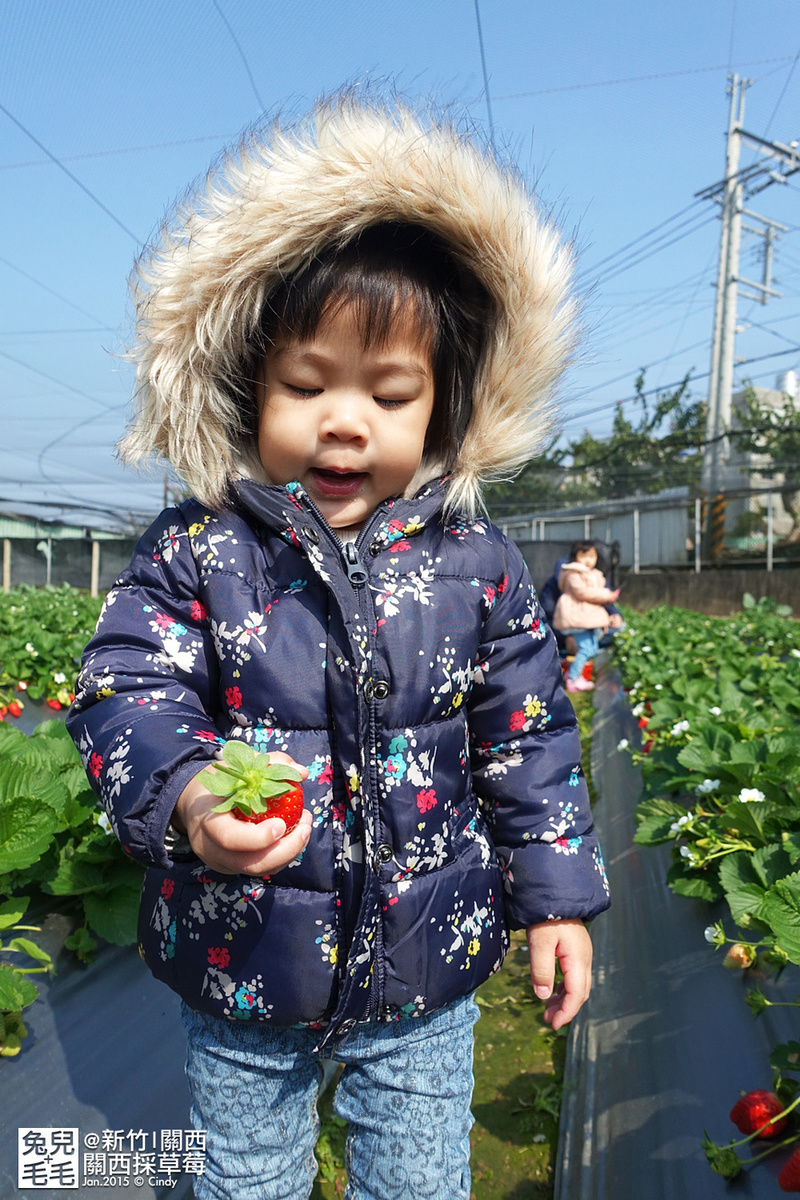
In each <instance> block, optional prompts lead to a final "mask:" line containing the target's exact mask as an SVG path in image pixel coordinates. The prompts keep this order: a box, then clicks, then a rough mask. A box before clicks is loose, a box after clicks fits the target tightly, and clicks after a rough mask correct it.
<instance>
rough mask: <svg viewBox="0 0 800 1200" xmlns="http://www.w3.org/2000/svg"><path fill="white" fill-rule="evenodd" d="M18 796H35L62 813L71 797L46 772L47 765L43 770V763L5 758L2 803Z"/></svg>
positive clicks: (0, 779)
mask: <svg viewBox="0 0 800 1200" xmlns="http://www.w3.org/2000/svg"><path fill="white" fill-rule="evenodd" d="M17 797H20V798H21V797H32V798H35V799H36V800H37V801H38V802H39V804H46V805H48V807H49V808H52V809H53V811H54V812H57V813H58V814H59V815H60V814H61V813H62V812H63V811H64V805H65V804H66V803H67V800H68V799H69V792H68V791H67V789H66V788H65V787H64V786H63V784H61V783H60V782H59V781H58V780H57V779H56V778H55V777H54V776H53V775H51V774H49V773H47V772H46V765H45V769H44V770H43V766H42V764H35V763H27V762H23V761H22V760H20V759H4V760H3V761H2V762H0V803H2V802H3V801H5V800H13V799H16V798H17Z"/></svg>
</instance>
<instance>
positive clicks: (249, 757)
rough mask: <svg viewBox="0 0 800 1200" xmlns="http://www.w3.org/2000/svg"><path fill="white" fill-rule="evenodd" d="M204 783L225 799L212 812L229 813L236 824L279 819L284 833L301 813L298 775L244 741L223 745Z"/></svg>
mask: <svg viewBox="0 0 800 1200" xmlns="http://www.w3.org/2000/svg"><path fill="white" fill-rule="evenodd" d="M203 777H204V778H203V782H204V783H205V785H206V787H207V788H208V790H209V791H210V792H212V793H213V794H214V795H215V796H224V797H225V800H224V801H223V803H222V804H218V805H217V806H216V807H215V808H212V810H211V811H212V812H230V813H232V814H233V816H234V817H236V818H237V820H239V821H250V822H251V823H254V824H258V823H259V822H261V821H265V820H266V819H267V817H280V819H281V820H282V821H284V822H285V824H286V832H287V833H289V832H290V830H292V829H294V827H295V825H297V824H298V822H299V820H300V817H301V816H302V813H303V788H302V786H301V784H300V778H301V776H300V772H299V771H298V770H297V768H296V767H292V766H290V765H289V764H288V763H272V762H270V756H269V755H268V754H258V753H257V752H256V751H255V750H253V748H252V746H248V745H246V744H245V743H244V742H226V743H225V747H224V749H223V751H222V761H221V762H215V763H214V764H213V769H209V768H207V769H206V770H205V771H204V772H203Z"/></svg>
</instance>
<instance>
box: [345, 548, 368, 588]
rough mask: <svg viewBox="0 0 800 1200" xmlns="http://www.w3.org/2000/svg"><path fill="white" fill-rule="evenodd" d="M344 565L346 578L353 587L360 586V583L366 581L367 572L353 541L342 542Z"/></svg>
mask: <svg viewBox="0 0 800 1200" xmlns="http://www.w3.org/2000/svg"><path fill="white" fill-rule="evenodd" d="M344 565H345V567H346V568H347V578H348V579H349V580H350V582H351V583H352V585H353V587H361V585H362V583H366V582H367V572H366V571H365V570H364V564H363V563H362V561H361V558H360V556H359V553H358V551H357V550H356V548H355V544H354V543H353V542H345V544H344Z"/></svg>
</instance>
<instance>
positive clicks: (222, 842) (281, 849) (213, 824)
mask: <svg viewBox="0 0 800 1200" xmlns="http://www.w3.org/2000/svg"><path fill="white" fill-rule="evenodd" d="M270 760H271V761H272V762H282V763H288V764H289V765H290V766H293V767H297V769H298V771H300V772H301V774H302V776H303V778H304V779H305V778H306V777H307V776H308V771H307V770H306V768H305V767H304V766H302V765H301V764H300V763H298V762H295V761H294V759H293V758H290V757H289V755H288V754H283V753H281V752H280V751H276V752H274V753H272V754H270ZM212 765H213V764H212ZM218 804H219V796H214V795H212V794H211V792H209V791H208V790H207V789H206V787H205V784H204V783H203V780H202V772H200V773H199V774H197V775H195V777H194V778H193V779H192V780H190V782H189V783H188V784H187V785H186V787H185V788H184V789H183V791H182V792H181V794H180V796H179V797H178V803H177V804H176V805H175V811H174V813H173V815H172V824H173V825H174V826H175V828H176V829H178V830H179V831H180V832H185V833H186V835H187V837H188V838H189V841H190V843H191V846H192V849H193V850H194V852H195V854H196V855H197V857H198V858H199V859H200V860H201V861H202V862H204V863H205V864H206V866H207V867H210V868H211V870H212V871H221V872H222V873H223V874H225V875H274V874H276V872H278V871H280V870H281V869H282V868H283V867H285V866H287V865H288V864H289V863H290V862H293V861H294V860H295V859H296V858H297V856H298V855H299V854H300V852H301V851H302V850H303V849H304V848H305V846H306V845H307V844H308V839H309V837H310V835H311V820H312V818H311V813H310V812H309V811H308V809H304V810H303V815H302V816H301V818H300V822H299V824H298V825H296V826H295V828H294V829H293V830H292V831H291V832H290V833H286V824H285V822H284V821H282V820H281V819H280V818H271V819H268V820H266V821H261V822H259V824H257V825H256V824H250V823H248V822H245V821H238V820H237V819H236V817H234V816H232V815H231V813H229V812H227V813H214V812H212V811H211V809H212V808H214V807H215V806H216V805H218ZM284 835H285V836H284Z"/></svg>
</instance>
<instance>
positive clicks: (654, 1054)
mask: <svg viewBox="0 0 800 1200" xmlns="http://www.w3.org/2000/svg"><path fill="white" fill-rule="evenodd" d="M769 608H770V606H768V605H761V606H754V608H751V609H749V610H748V611H747V612H745V613H743V614H741V615H740V616H739V617H738V618H737V619H736V621H735V622H724V621H712V620H709V619H708V618H701V617H698V616H697V615H696V614H691V613H684V612H681V611H678V610H660V611H656V612H655V613H651V614H647V616H646V617H641V616H636V617H634V618H633V620H632V622H631V623H630V625H629V633H628V635H627V637H626V638H625V639H623V641H622V643H621V647H620V660H621V664H622V667H623V669H624V670H625V671H626V672H627V674H626V677H625V683H626V684H627V685H628V686H629V687H631V688H632V690H631V692H630V696H629V697H626V693H625V690H624V689H623V686H622V679H621V678H620V675H619V673H614V672H613V671H606V672H604V673H603V675H602V676H601V682H600V686H599V687H598V689H597V691H596V692H595V698H596V703H597V713H596V716H595V722H594V737H593V768H594V778H595V783H596V786H597V787H598V790H599V791H600V795H601V802H600V804H599V805H598V807H597V823H598V827H599V831H600V836H601V841H602V844H603V848H604V852H605V855H606V860H607V866H608V871H609V879H610V883H611V889H612V901H613V905H612V909H611V911H610V913H608V914H604V917H603V919H602V920H601V921H598V922H597V923H596V926H595V934H594V944H595V974H596V985H595V990H594V992H593V995H592V998H591V999H590V1001H589V1004H588V1005H587V1007H586V1009H585V1010H584V1012H583V1013H582V1014H581V1015H580V1016H579V1017H578V1019H577V1021H576V1022H575V1023H574V1024H575V1028H574V1030H573V1033H572V1036H571V1039H570V1042H569V1045H568V1055H567V1063H566V1068H565V1090H564V1096H565V1100H564V1108H563V1110H562V1121H561V1142H560V1147H559V1163H558V1177H557V1182H556V1200H579V1198H580V1200H584V1198H585V1200H589V1198H590V1197H591V1200H603V1198H604V1197H609V1198H611V1197H614V1198H616V1197H618V1196H624V1195H628V1194H637V1193H638V1192H640V1191H643V1190H644V1189H645V1181H646V1194H647V1195H648V1197H649V1196H651V1195H652V1196H653V1197H665V1198H669V1200H671V1198H672V1197H675V1198H676V1200H677V1198H678V1197H680V1198H681V1200H685V1198H687V1197H690V1198H691V1197H698V1198H700V1197H702V1198H703V1200H705V1197H715V1196H720V1197H721V1196H723V1195H728V1194H734V1195H742V1196H753V1197H766V1196H773V1197H775V1196H778V1195H781V1194H782V1192H781V1190H780V1188H779V1185H778V1178H777V1177H778V1174H779V1172H780V1171H781V1168H782V1167H783V1165H784V1164H785V1163H786V1160H787V1158H788V1156H789V1154H790V1151H791V1147H789V1148H785V1149H783V1150H779V1151H778V1152H777V1153H775V1154H773V1155H772V1156H770V1157H768V1158H766V1159H765V1160H764V1161H763V1162H759V1163H758V1164H757V1165H754V1166H752V1167H746V1168H745V1170H744V1171H742V1172H740V1173H739V1174H738V1175H737V1177H736V1178H735V1179H733V1180H732V1181H731V1182H728V1181H727V1180H726V1179H725V1178H723V1177H721V1176H720V1175H718V1174H714V1173H712V1171H711V1170H710V1169H709V1163H708V1161H707V1158H706V1153H705V1152H704V1149H703V1145H702V1142H703V1138H704V1131H708V1134H709V1135H710V1138H711V1139H712V1140H713V1142H714V1143H716V1144H717V1145H719V1146H725V1145H727V1144H728V1143H730V1142H731V1141H733V1140H738V1139H739V1138H740V1137H741V1134H740V1133H739V1132H738V1131H737V1130H736V1128H735V1126H734V1125H733V1124H732V1123H731V1121H730V1119H729V1115H728V1114H729V1112H730V1110H731V1108H732V1107H733V1105H734V1104H735V1102H736V1101H737V1099H738V1098H739V1095H740V1093H741V1092H747V1091H750V1090H751V1089H771V1088H772V1087H773V1086H774V1085H775V1084H776V1083H777V1086H778V1088H779V1091H780V1094H781V1097H782V1101H783V1103H784V1104H785V1103H786V1102H787V1101H790V1100H791V1096H792V1095H793V1093H794V1091H795V1089H796V1082H795V1080H796V1074H795V1073H794V1072H796V1069H797V1067H798V1066H800V1054H797V1055H796V1054H795V1053H794V1050H797V1051H798V1052H800V1044H798V1042H797V1038H798V1033H800V1014H798V1013H797V1010H796V1001H797V997H798V995H800V972H798V969H797V966H796V965H795V964H796V962H797V961H798V954H797V950H796V941H795V936H796V935H795V933H794V931H795V930H796V929H797V928H798V926H800V918H797V919H796V921H795V919H793V918H792V916H791V909H792V896H793V893H794V889H795V887H796V886H797V884H800V876H798V873H797V861H798V858H800V853H799V854H798V855H797V857H795V851H794V838H795V829H796V828H797V825H798V824H800V822H798V821H797V817H798V812H799V811H800V810H798V805H797V783H798V779H797V772H798V769H799V768H800V763H799V762H798V757H797V754H796V752H794V750H793V748H792V747H793V746H794V742H795V738H796V734H795V728H796V715H795V711H794V706H795V705H796V704H797V703H798V700H799V699H800V695H799V694H798V683H800V672H798V670H797V668H798V667H800V662H798V659H799V658H800V654H799V653H793V651H798V650H800V645H799V644H798V643H799V642H800V637H799V635H800V629H799V628H798V626H797V625H796V624H794V623H792V622H789V621H787V620H786V619H785V618H780V617H779V616H778V615H777V614H776V613H775V612H774V611H772V612H770V611H769ZM633 685H636V686H633ZM641 738H644V746H642V745H641V740H640V739H641ZM781 739H785V740H781ZM790 743H791V745H790ZM644 749H647V751H648V753H647V754H644V753H642V750H644ZM643 768H644V781H643V778H642V773H643ZM712 785H713V786H712ZM742 793H744V795H742ZM734 818H735V820H734ZM746 823H747V824H746ZM634 839H636V840H634ZM745 842H746V843H747V844H746V845H745V844H744V843H745ZM670 843H671V845H670ZM776 846H777V849H776ZM784 855H785V856H786V857H785V858H784V857H783V856H784ZM667 885H669V886H667ZM734 918H736V919H734ZM736 921H738V922H739V926H738V928H737V924H736ZM710 941H713V942H716V943H718V945H719V946H720V948H719V949H718V950H717V952H716V957H715V951H714V949H713V946H712V945H711V944H709V942H710ZM736 943H739V944H745V949H747V945H746V944H747V943H751V946H750V949H749V951H748V953H747V954H746V955H745V960H746V961H751V962H752V964H753V965H751V966H750V967H749V968H747V969H741V967H739V969H733V970H729V971H725V970H722V969H721V964H722V959H723V956H724V953H725V951H724V949H723V948H722V947H723V946H724V945H731V944H736ZM733 957H734V959H735V961H736V962H742V961H743V960H742V957H741V952H740V950H739V948H738V946H737V949H736V951H735V953H734V955H733ZM787 960H788V965H787V966H786V967H785V969H784V970H782V971H777V972H776V965H777V964H782V963H786V962H787ZM748 996H749V1002H750V1006H748V1003H747V1002H746V1001H747V1000H748ZM759 997H762V998H763V999H759ZM764 999H766V1000H767V1001H768V1002H770V1006H769V1007H766V1009H764ZM776 1004H777V1005H783V1004H786V1005H788V1006H789V1007H773V1006H772V1005H776ZM751 1008H754V1009H761V1010H762V1011H761V1014H760V1015H759V1016H757V1017H756V1016H754V1015H753V1012H751V1011H750V1009H751ZM792 1043H794V1046H792ZM776 1046H777V1047H781V1046H782V1047H784V1049H782V1050H781V1049H779V1050H777V1051H776V1050H775V1047H776ZM776 1069H777V1074H778V1078H777V1079H776V1078H774V1075H775V1072H776ZM794 1122H795V1118H794V1116H791V1117H790V1119H789V1123H788V1125H787V1128H786V1130H785V1133H784V1134H783V1135H782V1137H780V1138H778V1139H777V1140H778V1141H782V1140H783V1139H784V1138H786V1137H788V1136H794V1137H796V1136H797V1133H798V1125H797V1124H796V1123H794ZM768 1145H769V1143H768V1142H764V1141H758V1143H757V1146H754V1145H753V1143H752V1142H750V1143H748V1144H745V1145H740V1146H738V1147H737V1148H736V1154H737V1156H738V1157H739V1158H740V1160H741V1161H742V1162H743V1163H747V1162H748V1160H749V1159H750V1158H751V1156H755V1155H757V1154H759V1153H760V1152H761V1151H763V1150H764V1149H765V1148H767V1147H768ZM709 1153H710V1156H711V1158H715V1159H716V1160H717V1161H716V1165H717V1167H720V1166H722V1167H723V1168H728V1169H732V1170H735V1167H736V1164H735V1163H731V1161H730V1158H728V1159H727V1161H726V1160H725V1159H724V1158H723V1159H722V1160H720V1158H719V1156H718V1154H717V1152H715V1150H714V1148H713V1146H711V1145H709Z"/></svg>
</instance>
